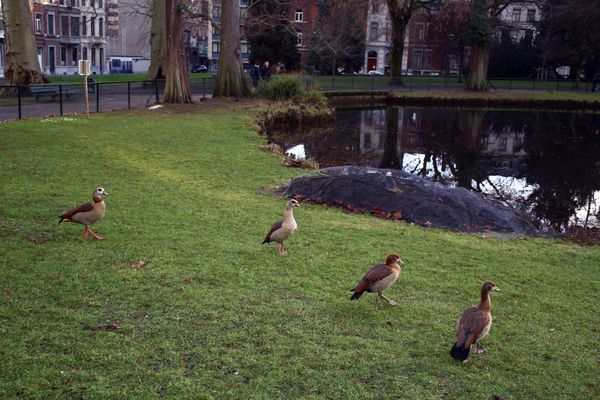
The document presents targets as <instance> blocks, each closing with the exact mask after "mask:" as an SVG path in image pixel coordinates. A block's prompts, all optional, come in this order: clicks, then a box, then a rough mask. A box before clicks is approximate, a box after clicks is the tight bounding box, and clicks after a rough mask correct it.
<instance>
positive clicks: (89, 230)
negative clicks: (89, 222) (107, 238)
mask: <svg viewBox="0 0 600 400" xmlns="http://www.w3.org/2000/svg"><path fill="white" fill-rule="evenodd" d="M88 232H89V233H91V234H92V236H93V237H94V239H96V240H102V239H104V238H103V237H102V236H100V235H96V234H95V233H94V232H93V231H92V230H91V229H90V228H88V227H86V228H85V234H84V236H85V237H86V238H87V233H88Z"/></svg>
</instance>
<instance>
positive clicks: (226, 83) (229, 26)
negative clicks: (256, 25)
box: [213, 0, 250, 98]
mask: <svg viewBox="0 0 600 400" xmlns="http://www.w3.org/2000/svg"><path fill="white" fill-rule="evenodd" d="M221 15H222V18H221V51H220V53H219V65H218V68H219V72H217V81H216V82H215V89H214V92H213V96H214V97H218V96H232V97H235V98H239V97H248V96H250V87H249V86H248V81H247V80H246V77H245V75H244V68H243V66H242V59H241V50H240V39H241V34H240V3H239V1H238V0H223V2H222V8H221Z"/></svg>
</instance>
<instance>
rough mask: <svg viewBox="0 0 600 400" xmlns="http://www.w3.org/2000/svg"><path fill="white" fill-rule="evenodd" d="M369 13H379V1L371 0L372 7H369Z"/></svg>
mask: <svg viewBox="0 0 600 400" xmlns="http://www.w3.org/2000/svg"><path fill="white" fill-rule="evenodd" d="M371 13H373V14H379V2H378V1H373V8H372V9H371Z"/></svg>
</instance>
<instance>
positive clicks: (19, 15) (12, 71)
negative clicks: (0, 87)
mask: <svg viewBox="0 0 600 400" xmlns="http://www.w3.org/2000/svg"><path fill="white" fill-rule="evenodd" d="M2 13H3V15H4V24H5V34H6V63H5V65H4V78H5V81H6V84H7V85H28V84H31V83H47V82H48V79H46V77H45V76H44V75H43V74H42V72H41V70H40V63H39V61H38V58H37V53H36V45H35V36H34V33H33V25H32V24H33V19H32V17H31V9H30V8H29V2H28V1H23V0H4V1H2Z"/></svg>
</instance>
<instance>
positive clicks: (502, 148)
mask: <svg viewBox="0 0 600 400" xmlns="http://www.w3.org/2000/svg"><path fill="white" fill-rule="evenodd" d="M507 144H508V139H507V138H505V137H501V138H500V140H499V142H498V150H500V151H506V145H507Z"/></svg>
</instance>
